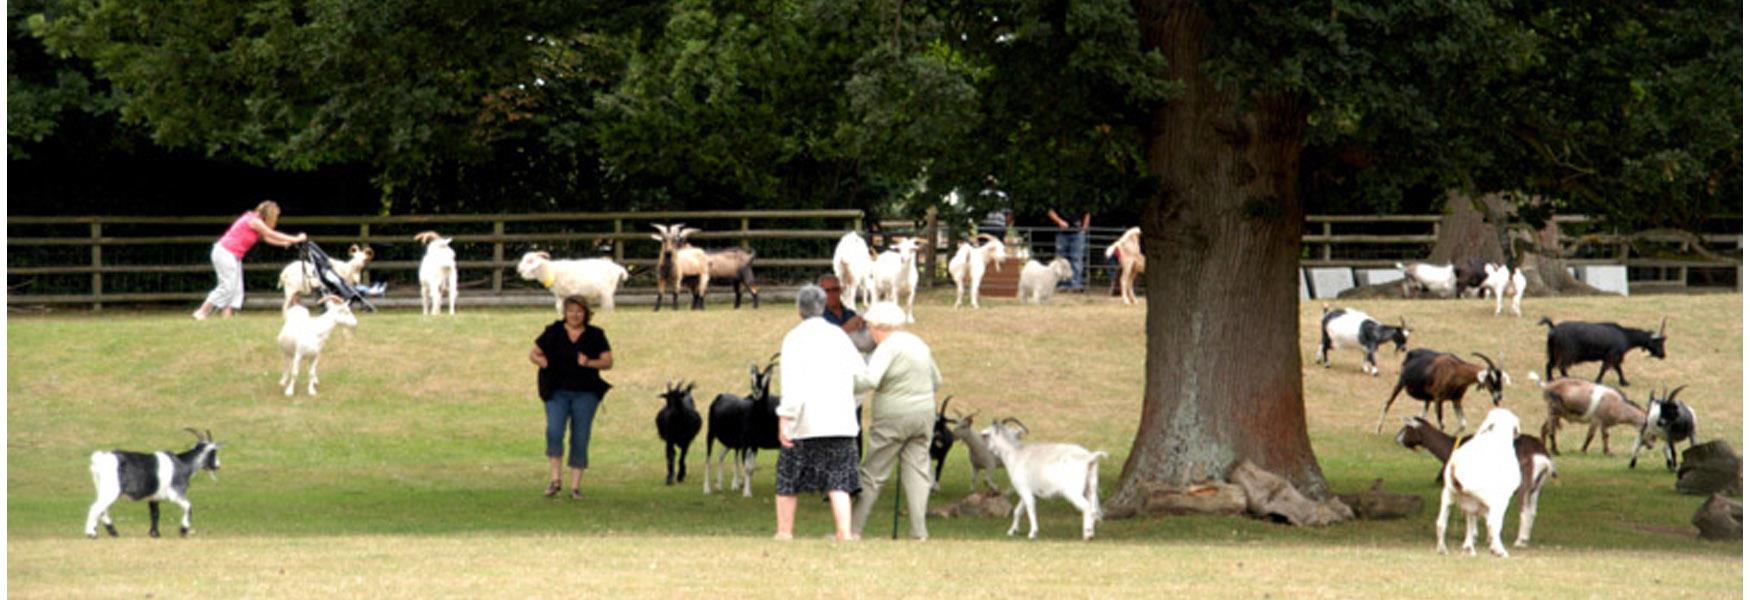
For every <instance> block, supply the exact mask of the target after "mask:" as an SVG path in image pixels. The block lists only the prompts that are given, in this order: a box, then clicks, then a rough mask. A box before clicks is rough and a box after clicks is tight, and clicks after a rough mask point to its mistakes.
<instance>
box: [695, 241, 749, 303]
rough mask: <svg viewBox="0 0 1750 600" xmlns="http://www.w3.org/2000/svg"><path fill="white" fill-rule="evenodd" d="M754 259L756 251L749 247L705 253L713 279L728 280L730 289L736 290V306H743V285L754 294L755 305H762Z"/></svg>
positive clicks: (707, 265)
mask: <svg viewBox="0 0 1750 600" xmlns="http://www.w3.org/2000/svg"><path fill="white" fill-rule="evenodd" d="M753 259H754V252H753V250H751V249H748V248H723V249H720V250H711V251H709V252H706V253H705V270H706V271H709V272H710V274H711V280H712V281H721V282H728V284H729V287H730V289H732V290H735V307H736V308H741V289H742V288H743V287H745V288H747V293H748V294H749V295H751V296H753V307H754V308H759V307H760V289H759V288H758V287H756V286H755V284H754V277H753ZM701 288H703V286H701ZM699 302H704V300H703V299H701V300H699Z"/></svg>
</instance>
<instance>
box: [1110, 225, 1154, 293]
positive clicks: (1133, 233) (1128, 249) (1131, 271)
mask: <svg viewBox="0 0 1750 600" xmlns="http://www.w3.org/2000/svg"><path fill="white" fill-rule="evenodd" d="M1114 255H1116V256H1117V258H1118V289H1119V292H1120V293H1121V294H1123V296H1124V303H1125V304H1136V276H1137V275H1141V274H1142V273H1143V272H1144V271H1147V270H1148V258H1147V257H1144V256H1143V255H1142V228H1141V227H1132V228H1130V229H1126V230H1124V235H1120V236H1118V240H1117V241H1114V242H1112V245H1110V246H1107V247H1106V258H1113V256H1114Z"/></svg>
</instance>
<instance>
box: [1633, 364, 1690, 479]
mask: <svg viewBox="0 0 1750 600" xmlns="http://www.w3.org/2000/svg"><path fill="white" fill-rule="evenodd" d="M1686 387H1689V386H1686V385H1680V386H1677V389H1674V390H1671V392H1670V393H1668V394H1665V395H1664V396H1665V397H1663V398H1660V397H1658V396H1655V395H1653V394H1652V393H1651V392H1648V393H1647V422H1646V423H1645V424H1642V425H1641V435H1640V438H1638V439H1637V440H1636V441H1635V451H1634V453H1633V454H1630V455H1629V459H1628V468H1630V469H1633V468H1635V461H1636V459H1639V458H1640V457H1641V446H1642V445H1647V446H1651V445H1652V442H1653V440H1655V439H1662V440H1665V468H1666V469H1669V470H1671V471H1676V470H1677V440H1682V439H1687V440H1689V447H1691V448H1694V447H1695V422H1696V421H1695V410H1694V409H1692V408H1689V406H1687V405H1685V404H1683V403H1682V402H1678V401H1677V392H1681V391H1683V388H1686Z"/></svg>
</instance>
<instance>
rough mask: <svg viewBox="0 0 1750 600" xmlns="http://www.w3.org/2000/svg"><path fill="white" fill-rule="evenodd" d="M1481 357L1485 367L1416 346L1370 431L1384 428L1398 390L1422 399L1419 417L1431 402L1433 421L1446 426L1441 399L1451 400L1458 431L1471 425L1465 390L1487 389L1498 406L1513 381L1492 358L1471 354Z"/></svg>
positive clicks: (1424, 413)
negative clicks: (1466, 411)
mask: <svg viewBox="0 0 1750 600" xmlns="http://www.w3.org/2000/svg"><path fill="white" fill-rule="evenodd" d="M1472 355H1473V356H1476V357H1477V358H1481V359H1483V362H1485V363H1488V365H1489V366H1488V367H1486V368H1485V367H1481V366H1477V365H1474V364H1471V363H1468V362H1465V361H1464V359H1462V358H1459V357H1458V356H1456V355H1453V354H1447V353H1445V352H1440V351H1436V350H1429V349H1427V348H1417V349H1415V350H1411V351H1410V355H1409V356H1406V357H1404V366H1403V368H1402V369H1401V370H1400V371H1398V384H1397V386H1396V387H1393V388H1392V390H1391V396H1390V397H1387V398H1386V399H1385V407H1384V408H1381V409H1379V423H1378V424H1376V425H1374V428H1373V432H1374V433H1380V432H1382V431H1383V430H1384V427H1385V414H1386V411H1389V410H1391V404H1392V402H1393V401H1395V400H1397V399H1398V392H1402V391H1406V390H1407V391H1409V393H1410V397H1411V398H1415V399H1417V400H1421V401H1422V416H1423V417H1427V416H1428V405H1429V404H1433V405H1434V420H1435V422H1437V423H1439V424H1440V429H1441V430H1445V429H1446V415H1445V413H1444V412H1443V411H1442V407H1441V405H1440V403H1441V402H1451V403H1452V412H1455V413H1458V430H1459V431H1464V430H1465V429H1466V428H1468V427H1469V426H1470V425H1469V424H1468V423H1466V422H1465V419H1464V407H1463V406H1461V403H1463V402H1464V393H1465V392H1466V391H1469V390H1470V388H1471V386H1476V387H1477V389H1481V390H1488V392H1489V395H1490V397H1491V399H1492V400H1493V401H1494V405H1495V406H1500V405H1501V389H1502V388H1504V387H1506V386H1508V385H1511V384H1512V381H1511V380H1510V379H1509V378H1508V377H1507V374H1506V373H1504V372H1502V371H1501V369H1499V368H1496V367H1495V361H1492V360H1489V357H1487V356H1483V355H1482V354H1477V353H1472Z"/></svg>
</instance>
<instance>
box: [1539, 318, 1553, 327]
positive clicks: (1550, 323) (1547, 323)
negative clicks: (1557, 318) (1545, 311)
mask: <svg viewBox="0 0 1750 600" xmlns="http://www.w3.org/2000/svg"><path fill="white" fill-rule="evenodd" d="M1537 324H1538V325H1543V326H1545V327H1549V328H1551V329H1555V326H1556V324H1555V322H1554V321H1551V320H1549V317H1544V318H1542V319H1538V320H1537Z"/></svg>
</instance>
